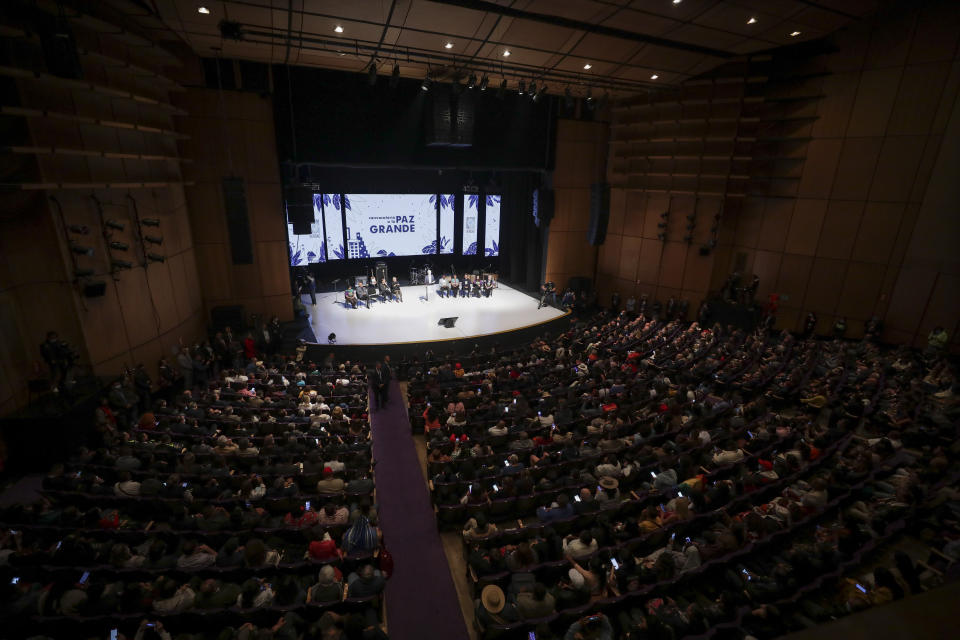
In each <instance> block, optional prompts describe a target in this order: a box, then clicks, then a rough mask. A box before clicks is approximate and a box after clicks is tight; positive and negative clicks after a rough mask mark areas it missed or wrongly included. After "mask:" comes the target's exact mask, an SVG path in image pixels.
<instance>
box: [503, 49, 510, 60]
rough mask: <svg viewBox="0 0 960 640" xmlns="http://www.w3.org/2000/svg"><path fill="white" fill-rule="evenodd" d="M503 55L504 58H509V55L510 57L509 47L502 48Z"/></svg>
mask: <svg viewBox="0 0 960 640" xmlns="http://www.w3.org/2000/svg"><path fill="white" fill-rule="evenodd" d="M503 57H504V58H509V57H510V49H504V50H503Z"/></svg>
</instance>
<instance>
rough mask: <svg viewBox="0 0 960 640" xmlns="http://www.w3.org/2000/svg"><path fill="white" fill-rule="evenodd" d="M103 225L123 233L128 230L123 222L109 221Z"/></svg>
mask: <svg viewBox="0 0 960 640" xmlns="http://www.w3.org/2000/svg"><path fill="white" fill-rule="evenodd" d="M103 224H105V225H106V226H108V227H110V228H111V229H116V230H117V231H123V230H124V229H125V228H126V226H125V225H124V224H123V223H122V222H117V221H116V220H107V221H106V222H104V223H103Z"/></svg>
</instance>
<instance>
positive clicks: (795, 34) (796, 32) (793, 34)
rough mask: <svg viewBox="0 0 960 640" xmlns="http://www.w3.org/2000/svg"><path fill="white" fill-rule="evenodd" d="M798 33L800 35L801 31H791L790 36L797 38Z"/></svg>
mask: <svg viewBox="0 0 960 640" xmlns="http://www.w3.org/2000/svg"><path fill="white" fill-rule="evenodd" d="M798 35H800V32H799V31H793V32H791V33H790V37H791V38H796V37H797V36H798Z"/></svg>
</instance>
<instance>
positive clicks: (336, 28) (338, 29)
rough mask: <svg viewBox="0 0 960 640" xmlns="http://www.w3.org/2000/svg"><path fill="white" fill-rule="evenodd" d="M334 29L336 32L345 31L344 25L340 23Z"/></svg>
mask: <svg viewBox="0 0 960 640" xmlns="http://www.w3.org/2000/svg"><path fill="white" fill-rule="evenodd" d="M333 30H334V32H335V33H343V27H341V26H340V25H337V26H335V27H334V28H333Z"/></svg>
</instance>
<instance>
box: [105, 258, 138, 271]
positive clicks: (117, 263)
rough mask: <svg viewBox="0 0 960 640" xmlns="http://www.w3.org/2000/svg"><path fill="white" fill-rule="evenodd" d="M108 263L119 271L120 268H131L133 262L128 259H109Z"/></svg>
mask: <svg viewBox="0 0 960 640" xmlns="http://www.w3.org/2000/svg"><path fill="white" fill-rule="evenodd" d="M110 264H111V265H113V269H114V271H119V270H121V269H133V263H132V262H130V261H129V260H111V261H110Z"/></svg>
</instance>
